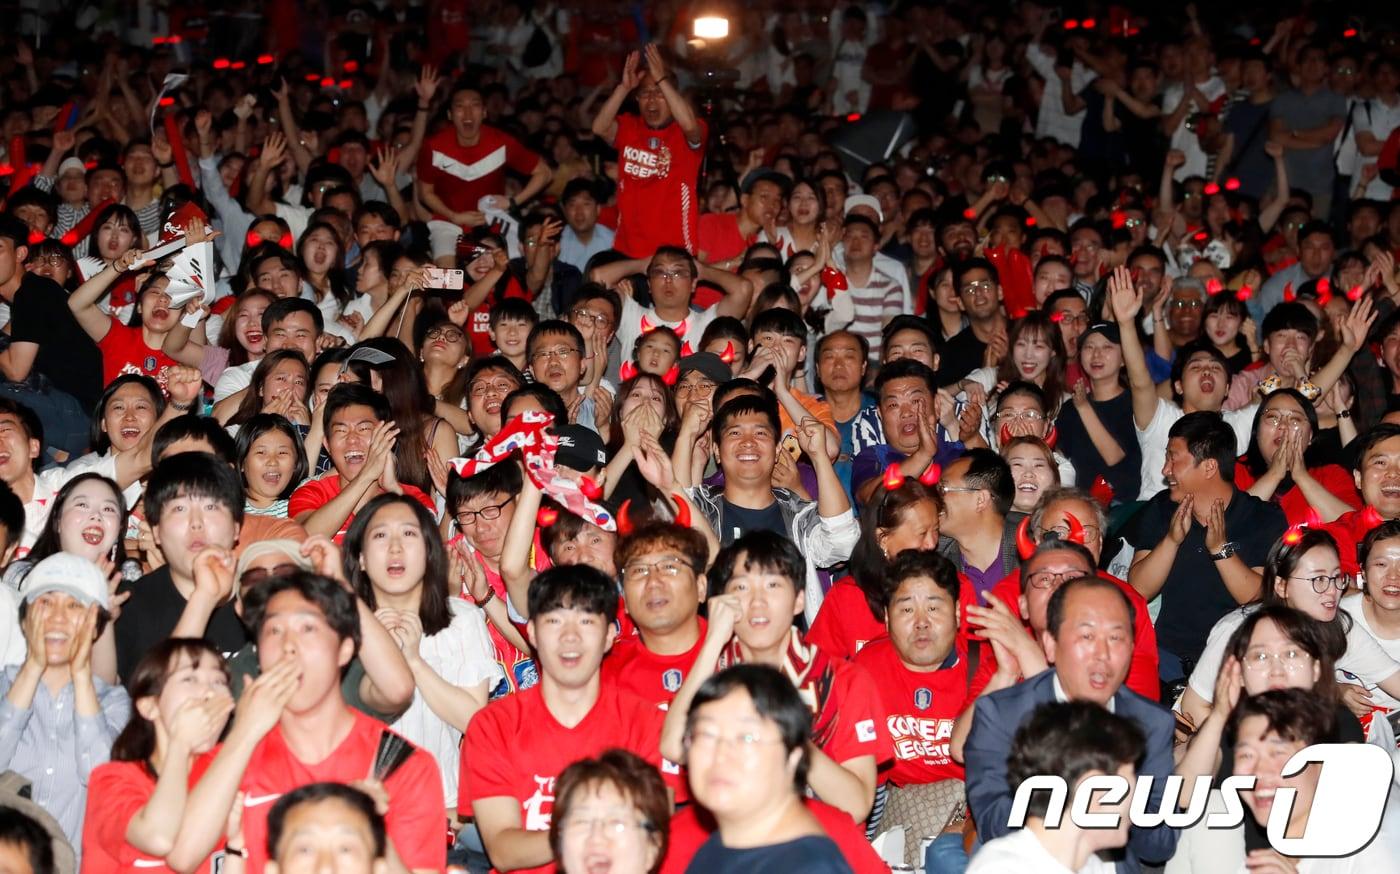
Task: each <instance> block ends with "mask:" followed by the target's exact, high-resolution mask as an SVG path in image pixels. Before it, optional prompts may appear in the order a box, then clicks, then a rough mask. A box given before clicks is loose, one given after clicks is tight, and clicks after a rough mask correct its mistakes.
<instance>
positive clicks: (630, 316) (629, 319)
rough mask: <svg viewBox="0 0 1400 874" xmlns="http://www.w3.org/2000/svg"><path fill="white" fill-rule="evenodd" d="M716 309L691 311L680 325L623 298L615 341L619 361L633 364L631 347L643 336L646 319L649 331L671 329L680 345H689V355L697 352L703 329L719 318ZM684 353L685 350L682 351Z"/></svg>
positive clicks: (653, 310) (713, 307) (629, 297)
mask: <svg viewBox="0 0 1400 874" xmlns="http://www.w3.org/2000/svg"><path fill="white" fill-rule="evenodd" d="M717 306H718V304H716V305H715V306H712V307H710V308H709V309H706V310H701V311H700V312H698V313H697V312H695V311H694V310H692V311H691V312H690V314H689V315H687V316H686V317H685V318H683V319H681V320H680V321H679V322H668V321H666V320H665V319H663V318H661V317H660V316H658V315H657V314H656V310H655V309H652V308H651V307H643V306H642V305H641V304H639V303H637V302H636V301H635V300H633V299H632V297H631V295H626V294H624V295H622V322H621V324H619V325H618V326H617V341H618V342H619V343H620V344H622V360H623V361H631V360H632V345H633V344H634V343H636V342H637V338H638V337H640V336H641V335H642V334H643V331H642V319H643V318H645V319H646V321H647V325H648V326H649V327H652V328H672V329H680V328H681V326H684V330H682V331H681V334H682V336H681V343H682V345H684V344H685V343H689V344H690V351H692V352H699V351H700V338H701V337H703V336H704V335H705V329H706V328H708V327H709V326H710V322H713V321H714V320H715V317H716V316H717V315H719V313H717V312H716V311H715V308H716V307H717ZM682 353H684V349H682Z"/></svg>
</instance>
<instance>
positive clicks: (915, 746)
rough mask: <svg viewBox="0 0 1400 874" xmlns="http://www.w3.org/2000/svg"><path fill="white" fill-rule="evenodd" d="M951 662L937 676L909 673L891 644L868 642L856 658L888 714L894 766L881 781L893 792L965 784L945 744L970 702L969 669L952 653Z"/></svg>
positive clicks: (934, 672)
mask: <svg viewBox="0 0 1400 874" xmlns="http://www.w3.org/2000/svg"><path fill="white" fill-rule="evenodd" d="M949 662H950V663H945V664H944V666H943V667H941V668H940V669H939V670H936V671H928V672H926V673H920V672H918V671H911V670H909V668H907V667H905V665H904V662H902V661H900V659H899V651H898V650H896V649H895V648H894V642H893V641H891V640H889V639H885V640H876V641H872V642H871V643H870V645H869V646H867V647H865V648H864V649H862V650H861V651H860V654H859V655H857V656H856V664H857V665H860V666H861V667H863V668H865V670H866V672H867V673H869V674H870V676H871V677H873V678H874V680H875V683H876V685H877V686H878V687H879V692H880V699H881V701H882V702H883V703H884V707H885V713H886V714H888V716H887V719H886V727H887V728H888V729H889V733H890V737H891V739H893V741H894V762H893V765H892V766H891V767H890V768H889V769H888V770H887V771H884V772H882V774H881V776H882V777H884V779H887V780H889V781H890V782H891V783H894V784H895V785H896V786H906V785H909V784H918V783H933V782H936V781H938V780H961V779H963V768H962V765H959V764H958V763H957V762H955V761H953V756H952V753H951V752H950V751H949V744H950V743H951V740H952V737H953V723H954V722H955V721H956V720H957V718H958V714H960V713H962V711H963V708H965V707H966V706H967V704H968V702H969V701H971V700H972V699H971V693H970V691H969V690H968V683H967V663H966V662H965V661H963V660H962V659H961V658H958V657H957V654H956V652H954V653H953V655H952V656H950V658H949Z"/></svg>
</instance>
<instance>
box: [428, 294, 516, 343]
mask: <svg viewBox="0 0 1400 874" xmlns="http://www.w3.org/2000/svg"><path fill="white" fill-rule="evenodd" d="M506 321H510V322H529V323H530V325H531V326H532V327H533V326H534V325H537V324H539V321H540V314H539V312H538V311H536V309H535V308H534V307H533V306H531V305H530V302H529V301H528V300H526V299H525V298H523V297H507V298H503V299H502V300H500V301H498V302H497V303H496V305H495V306H493V307H491V327H492V328H495V327H496V326H497V325H499V324H500V323H501V322H506ZM454 324H455V323H454ZM424 333H425V334H426V333H427V332H426V331H424ZM420 345H421V344H420Z"/></svg>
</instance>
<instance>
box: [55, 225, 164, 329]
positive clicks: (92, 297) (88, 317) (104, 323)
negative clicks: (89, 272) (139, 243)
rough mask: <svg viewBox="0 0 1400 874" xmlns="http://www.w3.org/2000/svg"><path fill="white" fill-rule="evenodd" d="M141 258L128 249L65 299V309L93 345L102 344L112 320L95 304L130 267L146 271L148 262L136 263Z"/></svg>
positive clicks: (136, 252) (137, 252) (149, 263)
mask: <svg viewBox="0 0 1400 874" xmlns="http://www.w3.org/2000/svg"><path fill="white" fill-rule="evenodd" d="M140 255H141V253H140V252H139V251H137V250H136V249H135V248H132V249H128V250H127V251H126V252H125V253H123V254H122V256H121V257H120V258H118V259H117V260H116V261H113V262H112V263H111V264H110V265H108V266H107V267H104V268H102V270H101V271H100V272H98V273H97V274H95V275H94V276H93V277H92V278H91V279H89V280H88V281H87V282H84V283H83V284H82V285H80V286H78V289H77V291H74V292H73V293H72V294H70V295H69V296H68V309H69V310H71V311H72V313H73V317H74V318H76V319H77V320H78V324H79V325H80V326H81V327H82V329H83V332H84V333H86V334H87V335H88V336H89V337H91V338H92V341H93V342H94V343H101V342H102V338H103V337H106V336H107V333H108V332H109V331H111V330H112V317H111V316H109V315H107V314H106V313H104V312H102V310H101V309H99V308H98V306H97V302H98V301H100V300H102V298H104V297H106V295H107V290H108V289H110V288H111V287H112V283H114V282H116V281H117V279H119V278H120V277H121V275H122V274H123V273H126V272H127V271H129V270H132V269H133V268H138V267H139V268H145V267H149V266H150V265H151V263H152V262H150V261H143V262H139V263H138V261H137V259H138V258H139V257H140Z"/></svg>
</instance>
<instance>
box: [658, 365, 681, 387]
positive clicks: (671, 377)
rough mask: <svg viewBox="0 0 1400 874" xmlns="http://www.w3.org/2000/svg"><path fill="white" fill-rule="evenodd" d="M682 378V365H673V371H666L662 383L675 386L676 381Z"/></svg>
mask: <svg viewBox="0 0 1400 874" xmlns="http://www.w3.org/2000/svg"><path fill="white" fill-rule="evenodd" d="M680 378H681V366H680V364H672V365H671V369H670V370H668V371H666V373H665V375H663V376H662V377H661V381H662V382H664V383H666V384H667V385H675V384H676V380H678V379H680Z"/></svg>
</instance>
